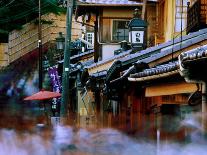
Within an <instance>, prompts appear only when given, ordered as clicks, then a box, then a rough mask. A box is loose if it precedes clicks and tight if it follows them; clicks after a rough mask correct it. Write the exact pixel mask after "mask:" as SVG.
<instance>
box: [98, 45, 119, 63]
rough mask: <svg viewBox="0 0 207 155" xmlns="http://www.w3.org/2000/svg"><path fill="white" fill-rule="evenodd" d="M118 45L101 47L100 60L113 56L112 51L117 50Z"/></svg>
mask: <svg viewBox="0 0 207 155" xmlns="http://www.w3.org/2000/svg"><path fill="white" fill-rule="evenodd" d="M120 47H121V46H120V45H119V44H104V45H102V60H105V59H108V58H111V57H113V56H114V51H115V50H117V49H119V48H120Z"/></svg>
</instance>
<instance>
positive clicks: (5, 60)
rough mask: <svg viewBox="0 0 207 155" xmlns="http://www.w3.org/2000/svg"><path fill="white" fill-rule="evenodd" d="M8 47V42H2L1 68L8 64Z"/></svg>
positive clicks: (0, 45) (0, 44)
mask: <svg viewBox="0 0 207 155" xmlns="http://www.w3.org/2000/svg"><path fill="white" fill-rule="evenodd" d="M7 47H8V44H7V43H0V68H1V67H4V66H7V65H8V55H7V52H8V48H7Z"/></svg>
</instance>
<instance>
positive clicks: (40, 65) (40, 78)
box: [38, 0, 42, 91]
mask: <svg viewBox="0 0 207 155" xmlns="http://www.w3.org/2000/svg"><path fill="white" fill-rule="evenodd" d="M38 50H39V91H40V90H42V24H41V0H39V23H38Z"/></svg>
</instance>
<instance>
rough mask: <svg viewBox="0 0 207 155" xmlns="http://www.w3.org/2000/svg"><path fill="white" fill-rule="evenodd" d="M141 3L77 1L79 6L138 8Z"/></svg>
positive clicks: (97, 0)
mask: <svg viewBox="0 0 207 155" xmlns="http://www.w3.org/2000/svg"><path fill="white" fill-rule="evenodd" d="M142 4H143V3H142V2H135V1H130V0H79V1H78V5H79V6H139V5H142Z"/></svg>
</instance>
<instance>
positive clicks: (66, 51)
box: [60, 0, 74, 117]
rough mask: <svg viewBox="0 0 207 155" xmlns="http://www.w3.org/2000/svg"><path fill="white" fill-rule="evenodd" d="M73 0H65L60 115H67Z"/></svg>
mask: <svg viewBox="0 0 207 155" xmlns="http://www.w3.org/2000/svg"><path fill="white" fill-rule="evenodd" d="M73 5H74V0H67V14H66V36H65V49H64V61H63V75H62V98H61V108H60V116H62V117H65V116H67V111H68V104H69V74H70V55H71V52H70V44H71V30H72V15H73Z"/></svg>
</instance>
